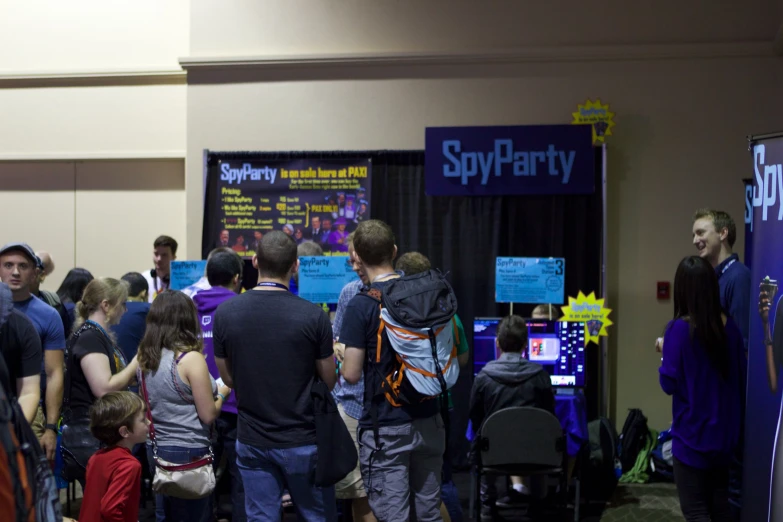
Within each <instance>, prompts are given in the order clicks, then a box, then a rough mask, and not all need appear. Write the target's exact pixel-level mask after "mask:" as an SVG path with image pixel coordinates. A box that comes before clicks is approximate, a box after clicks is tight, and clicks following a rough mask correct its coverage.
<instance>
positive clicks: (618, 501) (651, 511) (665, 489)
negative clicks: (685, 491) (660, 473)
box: [600, 482, 684, 522]
mask: <svg viewBox="0 0 783 522" xmlns="http://www.w3.org/2000/svg"><path fill="white" fill-rule="evenodd" d="M600 520H601V522H635V521H643V522H669V521H679V520H684V519H683V517H682V512H681V511H680V501H679V498H678V497H677V490H676V489H675V487H674V484H670V483H663V482H656V483H652V484H619V485H618V486H617V490H615V494H614V497H613V498H612V501H611V502H610V503H609V505H608V506H607V507H606V509H605V510H604V513H603V516H602V517H601V518H600Z"/></svg>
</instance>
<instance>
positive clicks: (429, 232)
mask: <svg viewBox="0 0 783 522" xmlns="http://www.w3.org/2000/svg"><path fill="white" fill-rule="evenodd" d="M364 157H369V158H372V194H371V209H372V215H371V217H372V218H374V219H381V220H383V221H385V222H386V223H388V224H389V225H390V226H391V227H392V229H393V230H394V233H395V236H396V239H397V246H398V249H399V253H400V254H403V253H405V252H411V251H417V252H421V253H423V254H424V255H426V256H427V257H428V258H429V259H430V261H431V262H432V266H433V267H436V268H439V269H441V270H442V271H443V272H447V273H448V274H449V280H450V281H451V283H452V285H453V287H454V291H455V292H456V294H457V299H458V301H459V316H460V318H461V319H462V321H463V323H464V325H465V330H466V332H467V334H468V338H469V339H470V342H471V343H472V321H473V318H474V317H493V316H498V317H499V316H503V315H507V314H508V313H509V305H508V304H502V305H501V304H496V303H495V287H494V281H495V258H496V257H498V256H511V257H563V258H565V260H566V280H565V295H566V303H564V304H567V298H568V296H574V297H575V296H576V295H577V293H578V292H579V291H580V290H581V291H583V292H584V293H586V294H588V293H590V292H593V291H594V292H596V295H600V293H601V287H600V269H601V246H602V245H601V241H602V238H601V228H602V227H601V216H602V201H601V198H602V196H601V194H602V191H601V171H602V165H601V153H600V149H596V161H595V180H596V181H595V187H596V190H595V193H594V194H592V195H574V196H493V197H489V196H483V197H429V196H426V195H425V193H424V152H423V151H335V152H279V153H265V152H262V153H260V152H210V154H209V155H208V162H207V165H208V169H209V171H208V176H207V192H206V208H205V213H204V242H203V245H204V248H205V250H204V252H203V254H204V257H205V258H206V254H207V253H208V250H209V245H210V244H211V242H210V241H211V240H212V239H213V238H214V231H213V229H214V228H215V227H219V224H217V223H216V219H215V213H216V209H215V208H214V206H215V205H214V203H213V202H214V201H216V195H215V187H216V179H217V176H218V175H219V172H218V170H217V161H218V160H243V159H244V160H247V159H251V158H252V159H255V160H264V159H266V160H291V159H304V158H308V159H344V158H364ZM250 272H251V274H250V276H251V278H254V277H255V276H254V274H252V270H251V271H250ZM251 284H254V281H251ZM532 309H533V305H524V304H519V305H515V306H514V313H515V314H518V315H522V316H523V317H527V316H529V314H530V312H531V311H532ZM471 348H472V345H471ZM598 354H599V348H598V346H596V345H594V344H593V345H589V346H588V349H587V368H586V372H587V375H586V388H585V394H586V396H587V404H588V419H592V418H594V417H595V416H597V412H598V406H599V389H600V387H599V386H600V385H599V373H598V372H599V369H600V365H599V361H598ZM472 382H473V368H472V363H471V364H470V365H469V366H468V367H466V368H463V370H462V373H461V374H460V379H459V381H458V382H457V384H456V386H455V387H454V389H453V391H452V393H453V397H454V405H455V412H454V414H453V415H452V416H451V419H452V436H451V446H452V455H454V460H455V464H456V465H457V466H461V465H464V463H465V459H464V457H463V456H464V455H465V454H466V453H467V442H466V441H465V438H464V434H465V429H466V427H467V422H468V418H467V414H468V402H469V397H470V387H471V385H472Z"/></svg>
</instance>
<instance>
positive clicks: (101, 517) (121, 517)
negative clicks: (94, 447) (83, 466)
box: [79, 446, 141, 522]
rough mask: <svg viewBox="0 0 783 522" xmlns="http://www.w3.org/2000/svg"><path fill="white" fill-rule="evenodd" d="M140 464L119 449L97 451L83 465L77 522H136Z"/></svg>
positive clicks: (139, 493)
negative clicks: (85, 482) (83, 471)
mask: <svg viewBox="0 0 783 522" xmlns="http://www.w3.org/2000/svg"><path fill="white" fill-rule="evenodd" d="M140 495H141V463H139V461H138V460H136V458H135V457H134V456H133V455H131V452H130V451H129V450H127V449H125V448H121V447H119V446H113V447H111V448H106V449H102V450H99V451H98V452H97V453H96V454H95V455H93V456H92V457H90V460H89V462H88V463H87V484H86V486H85V488H84V499H83V500H82V509H81V511H80V512H79V522H115V521H116V522H137V521H138V520H139V497H140Z"/></svg>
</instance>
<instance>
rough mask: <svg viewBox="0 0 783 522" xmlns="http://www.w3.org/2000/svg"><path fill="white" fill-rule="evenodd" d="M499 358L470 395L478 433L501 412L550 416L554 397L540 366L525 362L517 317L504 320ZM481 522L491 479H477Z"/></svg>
mask: <svg viewBox="0 0 783 522" xmlns="http://www.w3.org/2000/svg"><path fill="white" fill-rule="evenodd" d="M495 343H496V344H497V347H498V348H499V350H500V357H498V359H497V360H495V361H491V362H489V363H487V365H486V366H484V369H483V370H481V372H480V373H479V374H478V375H477V376H476V380H475V381H474V382H473V390H472V391H471V393H470V420H471V423H472V425H473V429H474V430H477V431H476V432H477V433H478V430H480V429H481V425H482V423H483V422H484V420H485V419H486V418H488V417H489V416H490V415H492V414H493V413H495V412H496V411H499V410H502V409H504V408H512V407H519V406H532V407H534V408H541V409H543V410H547V411H548V412H550V413H552V414H554V412H555V396H554V394H553V393H552V383H551V381H550V379H549V374H548V373H547V371H546V370H545V369H544V367H543V366H541V365H540V364H536V363H534V362H530V361H528V360H527V359H525V355H527V353H526V352H527V324H525V320H524V319H522V318H521V317H519V316H518V315H511V316H508V317H504V318H503V320H502V321H500V324H499V325H498V336H497V339H496V340H495ZM481 479H482V480H481V482H482V484H481V503H482V518H483V516H484V512H485V511H486V512H488V511H490V509H491V508H492V507H493V506H494V504H495V501H496V500H497V490H496V488H495V481H494V478H493V477H491V478H490V479H489V480H487V479H486V477H485V476H482V477H481Z"/></svg>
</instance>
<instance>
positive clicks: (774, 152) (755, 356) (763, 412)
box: [742, 135, 783, 522]
mask: <svg viewBox="0 0 783 522" xmlns="http://www.w3.org/2000/svg"><path fill="white" fill-rule="evenodd" d="M752 153H753V189H752V195H751V204H752V222H751V223H750V226H751V228H752V231H753V255H752V256H751V278H752V279H751V292H752V295H751V310H750V338H749V342H748V388H747V401H746V409H747V413H746V418H745V458H744V481H743V497H744V501H743V508H742V511H743V512H742V520H743V521H746V522H758V521H774V522H783V416H781V414H782V413H783V402H781V398H782V394H781V392H782V391H783V376H781V372H780V370H781V365H782V364H783V301H781V294H782V293H783V292H781V289H780V283H781V281H783V166H782V165H781V164H783V135H781V136H780V137H777V138H769V139H763V140H759V141H756V142H753V143H752Z"/></svg>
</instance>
